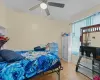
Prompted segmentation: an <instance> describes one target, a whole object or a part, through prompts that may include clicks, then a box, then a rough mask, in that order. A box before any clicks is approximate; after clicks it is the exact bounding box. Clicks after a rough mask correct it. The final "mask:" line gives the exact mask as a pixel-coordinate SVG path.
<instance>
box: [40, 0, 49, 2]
mask: <svg viewBox="0 0 100 80" xmlns="http://www.w3.org/2000/svg"><path fill="white" fill-rule="evenodd" d="M39 1H41V2H44V3H47V0H39Z"/></svg>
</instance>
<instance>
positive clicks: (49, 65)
mask: <svg viewBox="0 0 100 80" xmlns="http://www.w3.org/2000/svg"><path fill="white" fill-rule="evenodd" d="M31 57H33V56H32V55H31ZM59 66H60V60H59V58H58V56H57V55H55V54H54V53H48V54H45V55H42V54H41V55H39V56H37V57H35V58H33V59H32V58H31V59H29V58H26V59H24V60H21V61H18V62H14V63H6V62H0V80H24V79H27V78H30V77H33V76H36V75H38V74H40V73H41V72H46V71H48V70H50V69H53V68H57V67H59Z"/></svg>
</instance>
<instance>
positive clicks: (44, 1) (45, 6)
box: [29, 0, 65, 16]
mask: <svg viewBox="0 0 100 80" xmlns="http://www.w3.org/2000/svg"><path fill="white" fill-rule="evenodd" d="M39 1H40V3H39V4H37V5H35V6H33V7H31V8H30V9H29V10H30V11H32V10H35V9H36V8H38V7H41V8H42V9H44V10H45V12H46V14H47V16H49V15H50V12H49V9H48V6H54V7H59V8H64V6H65V4H62V3H56V2H48V0H39Z"/></svg>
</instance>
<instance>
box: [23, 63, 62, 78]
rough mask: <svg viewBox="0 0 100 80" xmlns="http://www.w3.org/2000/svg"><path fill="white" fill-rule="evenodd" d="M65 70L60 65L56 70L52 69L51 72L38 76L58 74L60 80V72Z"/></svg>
mask: <svg viewBox="0 0 100 80" xmlns="http://www.w3.org/2000/svg"><path fill="white" fill-rule="evenodd" d="M61 70H63V67H62V66H61V65H60V66H59V67H58V68H55V69H51V70H48V71H47V72H42V73H40V74H38V75H37V76H39V75H40V76H41V77H42V76H44V75H49V74H52V73H57V75H58V80H60V71H61ZM37 76H34V77H37ZM34 77H31V78H26V79H25V80H29V79H32V78H34Z"/></svg>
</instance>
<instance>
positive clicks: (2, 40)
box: [0, 36, 9, 48]
mask: <svg viewBox="0 0 100 80" xmlns="http://www.w3.org/2000/svg"><path fill="white" fill-rule="evenodd" d="M8 40H9V38H8V37H4V36H0V48H1V47H2V46H3V45H4V44H5V43H6V42H7V41H8Z"/></svg>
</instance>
